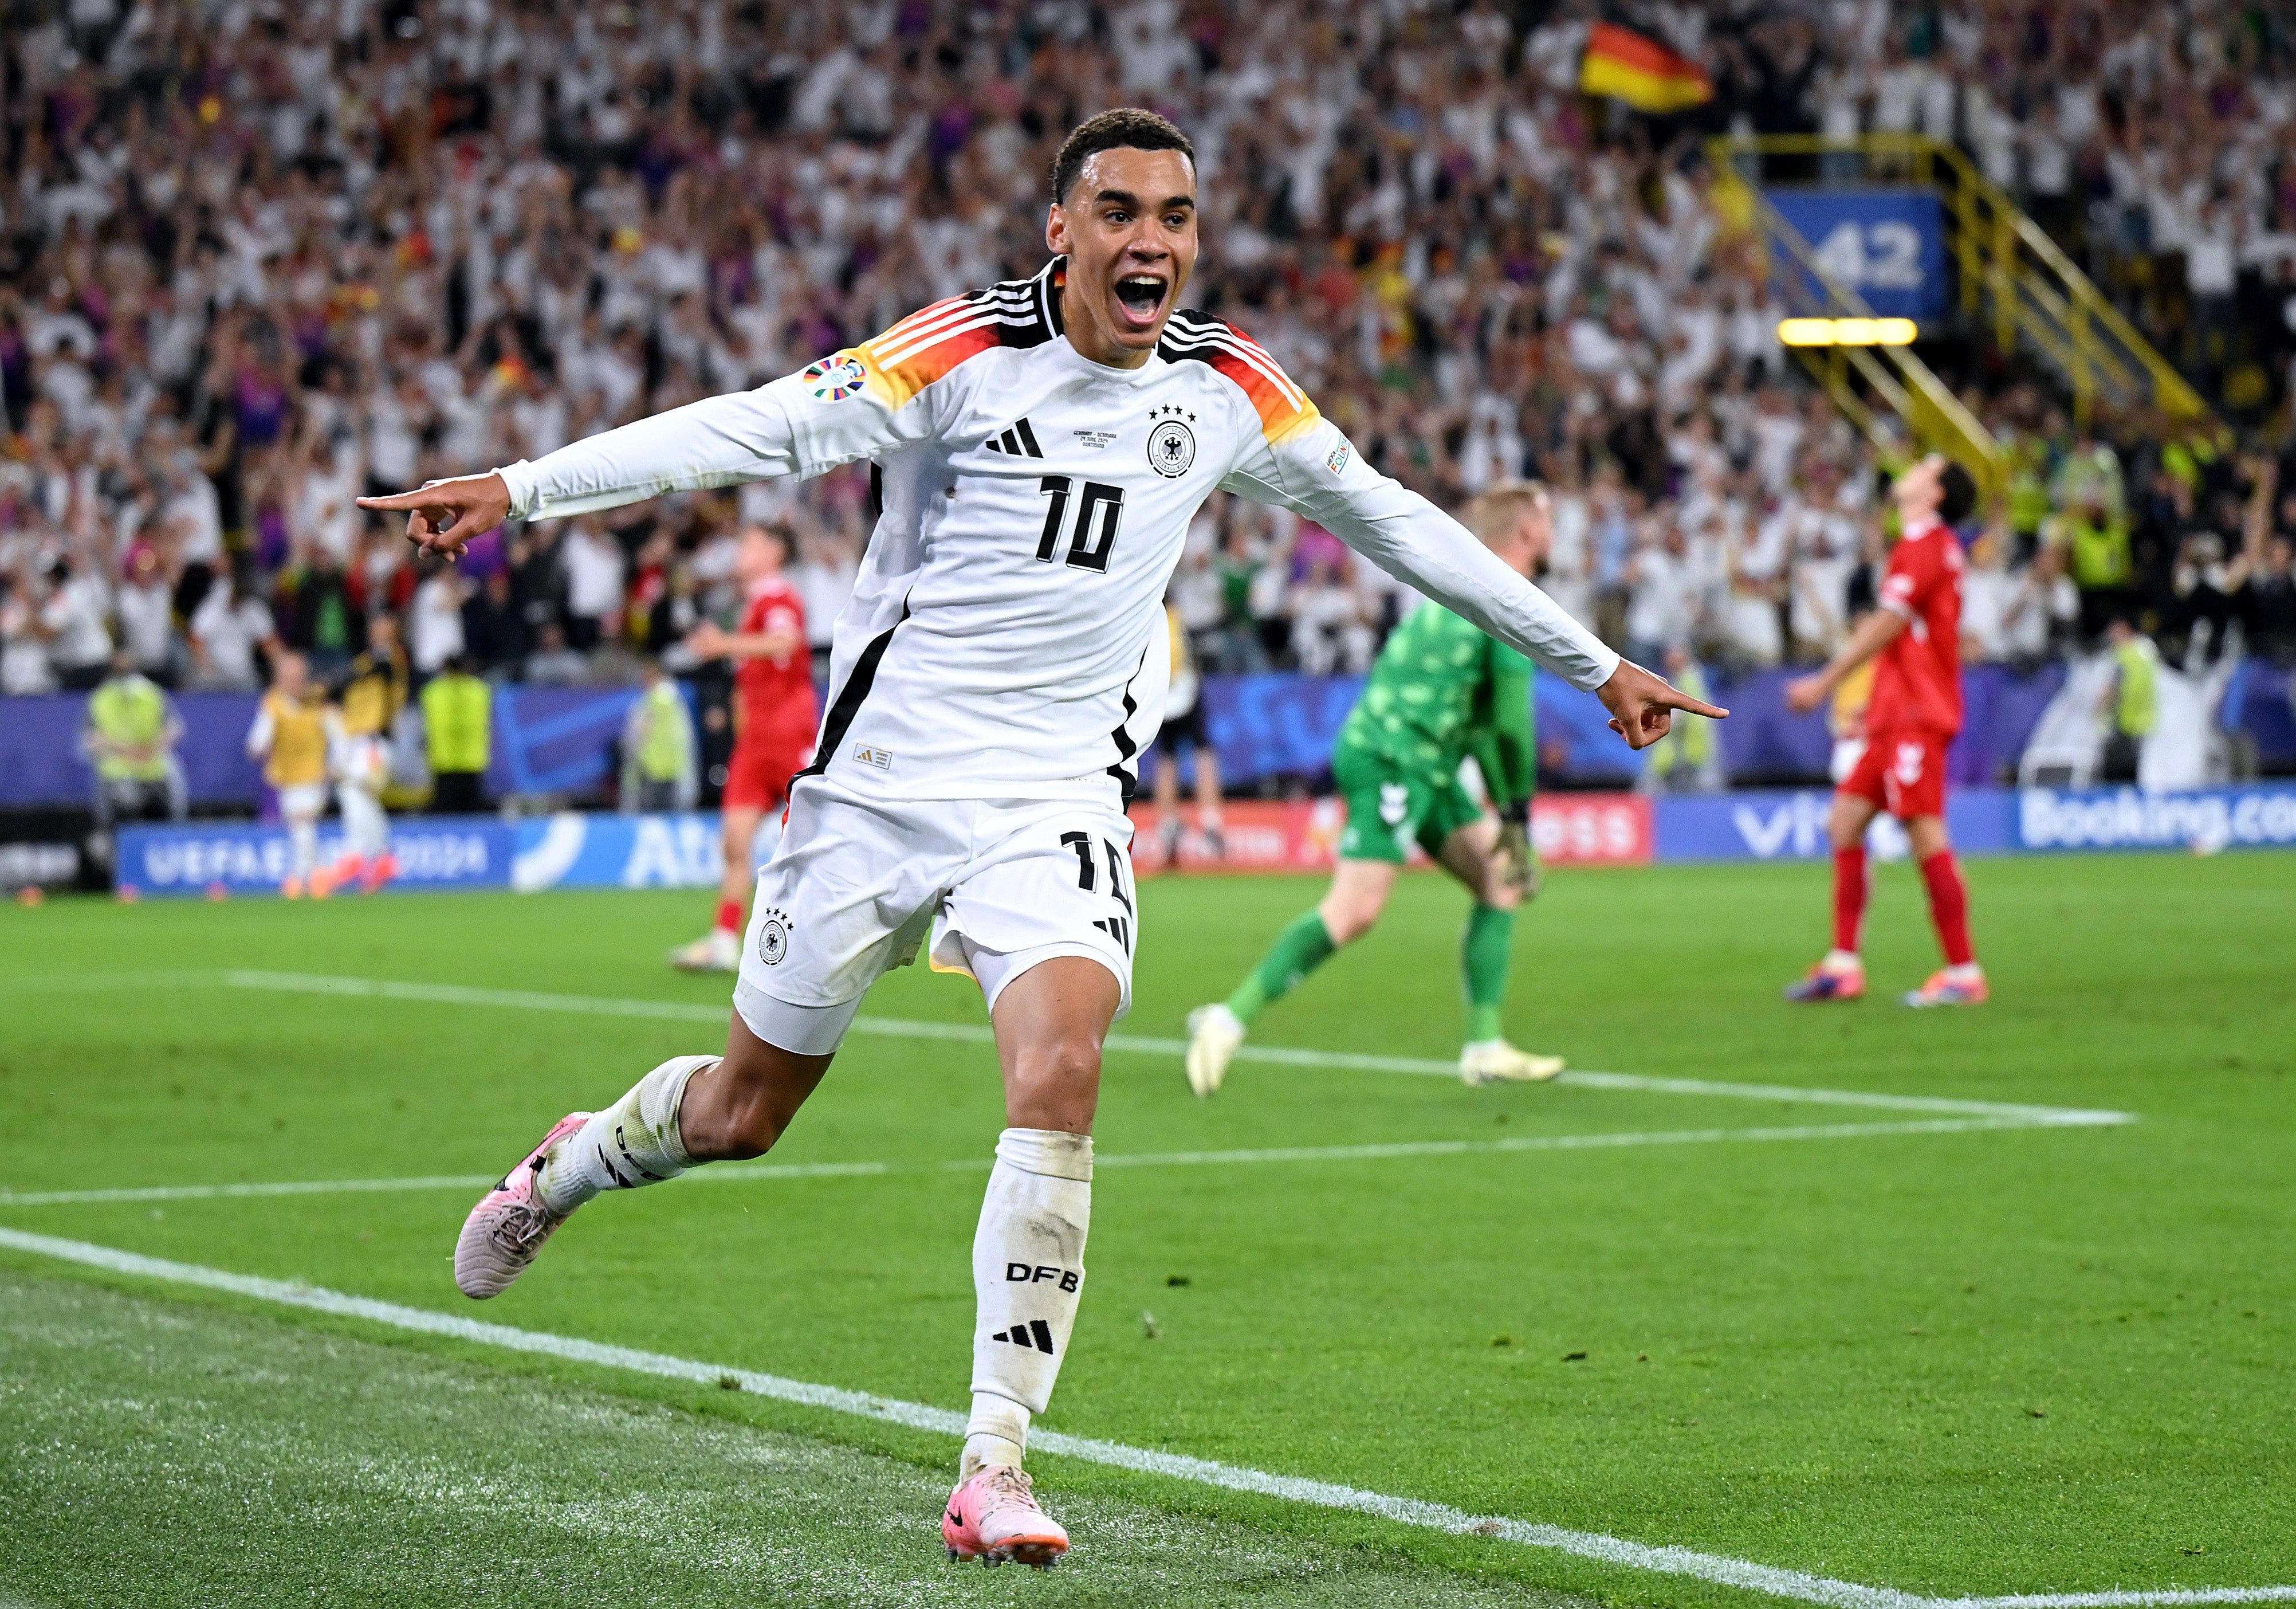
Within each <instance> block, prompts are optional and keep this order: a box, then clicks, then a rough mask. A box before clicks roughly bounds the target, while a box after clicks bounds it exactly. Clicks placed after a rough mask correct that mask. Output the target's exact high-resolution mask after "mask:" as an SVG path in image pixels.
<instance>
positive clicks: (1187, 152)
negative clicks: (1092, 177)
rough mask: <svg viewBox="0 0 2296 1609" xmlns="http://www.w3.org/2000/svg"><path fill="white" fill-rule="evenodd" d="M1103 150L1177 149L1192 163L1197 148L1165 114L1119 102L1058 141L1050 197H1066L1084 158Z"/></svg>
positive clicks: (1059, 198) (1191, 165)
mask: <svg viewBox="0 0 2296 1609" xmlns="http://www.w3.org/2000/svg"><path fill="white" fill-rule="evenodd" d="M1103 151H1177V152H1179V153H1180V154H1181V155H1182V156H1184V157H1185V158H1187V159H1188V165H1189V166H1190V167H1192V168H1193V166H1195V161H1196V148H1195V145H1194V144H1193V143H1192V142H1191V141H1190V140H1189V138H1188V136H1187V135H1184V134H1182V133H1181V132H1180V130H1179V128H1178V127H1177V125H1175V124H1174V123H1173V122H1172V121H1171V120H1170V119H1168V118H1160V117H1158V116H1157V115H1156V114H1155V113H1154V112H1152V111H1146V110H1144V109H1143V108H1141V107H1138V106H1119V107H1117V108H1116V109H1115V110H1114V111H1103V112H1102V113H1101V114H1100V115H1099V116H1098V117H1094V118H1087V119H1085V120H1084V121H1083V122H1081V123H1079V124H1078V125H1077V126H1076V127H1074V128H1073V129H1071V130H1070V132H1069V137H1068V138H1067V139H1065V140H1062V142H1061V153H1060V155H1058V156H1056V157H1054V159H1053V200H1054V201H1067V200H1068V198H1069V192H1070V190H1072V189H1073V188H1075V186H1076V182H1077V175H1078V174H1079V173H1082V172H1083V171H1084V163H1085V159H1086V158H1087V157H1089V156H1094V155H1096V154H1097V153H1099V152H1103Z"/></svg>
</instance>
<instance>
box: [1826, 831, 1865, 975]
mask: <svg viewBox="0 0 2296 1609" xmlns="http://www.w3.org/2000/svg"><path fill="white" fill-rule="evenodd" d="M1865 922H1866V846H1865V845H1864V844H1862V843H1861V844H1857V845H1854V846H1853V847H1851V848H1849V849H1846V850H1834V851H1833V948H1836V949H1839V950H1847V951H1849V953H1850V954H1851V955H1853V956H1854V955H1856V954H1857V930H1858V929H1859V928H1860V927H1861V926H1863V925H1864V924H1865Z"/></svg>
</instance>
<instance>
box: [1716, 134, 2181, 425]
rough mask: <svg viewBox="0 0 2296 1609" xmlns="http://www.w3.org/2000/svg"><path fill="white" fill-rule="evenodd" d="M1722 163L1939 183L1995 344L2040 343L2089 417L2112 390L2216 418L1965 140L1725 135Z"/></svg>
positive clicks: (1953, 243)
mask: <svg viewBox="0 0 2296 1609" xmlns="http://www.w3.org/2000/svg"><path fill="white" fill-rule="evenodd" d="M1709 150H1710V152H1711V153H1712V155H1713V158H1714V161H1715V166H1716V168H1717V170H1718V171H1719V172H1724V173H1726V178H1727V179H1728V180H1730V181H1734V182H1736V183H1739V184H1745V183H1746V182H1747V181H1748V179H1749V175H1747V174H1746V173H1745V172H1744V171H1743V166H1742V163H1741V162H1740V160H1738V159H1742V158H1743V159H1750V160H1751V161H1750V162H1749V163H1748V164H1746V165H1751V164H1752V163H1753V162H1758V161H1759V159H1762V158H1766V157H1772V156H1788V157H1791V156H1802V157H1812V158H1819V159H1826V158H1833V159H1840V158H1843V157H1849V158H1853V159H1855V160H1856V162H1857V168H1858V171H1859V173H1860V174H1861V176H1864V177H1866V178H1868V179H1871V180H1873V181H1875V182H1880V183H1899V184H1902V183H1905V182H1907V180H1908V179H1910V180H1911V181H1912V182H1913V183H1915V184H1917V185H1922V186H1923V187H1924V188H1927V189H1931V190H1935V191H1937V192H1938V193H1939V197H1940V199H1941V200H1942V201H1944V203H1945V214H1946V218H1947V220H1948V232H1949V239H1948V242H1947V245H1948V250H1950V251H1951V252H1952V254H1953V257H1954V259H1955V265H1956V269H1957V270H1958V273H1957V275H1956V277H1957V278H1958V279H1959V282H1960V288H1959V294H1960V301H1961V309H1962V312H1963V313H1964V316H1968V317H1971V318H1973V319H1982V320H1985V321H1988V322H1989V323H1990V324H1991V326H1992V329H1991V334H1992V337H1993V342H1994V344H1995V346H1997V348H1999V349H2001V350H2002V351H2004V352H2014V351H2016V350H2017V349H2018V348H2019V347H2020V346H2021V345H2023V346H2030V348H2031V349H2033V350H2034V351H2036V352H2038V354H2040V356H2041V357H2044V358H2046V360H2047V361H2048V363H2049V364H2050V365H2052V366H2054V368H2055V369H2056V370H2057V372H2058V373H2059V374H2062V375H2063V376H2064V378H2065V382H2066V383H2067V385H2068V386H2069V387H2070V388H2071V391H2072V399H2073V413H2074V416H2075V417H2076V418H2077V419H2078V420H2079V421H2080V423H2083V424H2084V425H2085V424H2087V422H2088V419H2089V416H2090V415H2091V413H2092V412H2093V411H2094V410H2095V406H2096V404H2097V403H2098V402H2099V401H2100V400H2102V401H2106V402H2110V403H2112V404H2115V405H2117V406H2122V407H2128V406H2152V407H2155V408H2158V409H2160V410H2161V412H2162V413H2163V414H2165V415H2168V416H2169V418H2170V419H2172V420H2176V421H2179V422H2184V423H2191V422H2197V421H2202V420H2206V419H2207V418H2208V417H2209V416H2210V410H2209V406H2208V404H2207V403H2206V402H2205V401H2203V400H2202V397H2201V395H2200V393H2199V392H2198V391H2196V390H2194V389H2193V387H2192V385H2191V384H2190V383H2189V382H2187V381H2186V380H2185V377H2184V376H2183V375H2182V374H2178V373H2177V367H2176V365H2174V364H2172V363H2170V362H2169V360H2168V359H2167V358H2166V357H2162V356H2161V353H2160V351H2159V349H2156V348H2155V347H2154V346H2153V343H2152V342H2151V341H2147V340H2145V338H2144V336H2143V335H2142V334H2141V333H2139V332H2138V331H2137V329H2136V326H2135V325H2134V324H2130V323H2129V322H2128V319H2127V318H2126V317H2125V316H2122V314H2121V311H2120V308H2116V307H2115V306H2113V304H2112V301H2111V300H2109V299H2108V298H2107V297H2106V296H2105V295H2104V293H2103V291H2099V290H2098V289H2097V288H2096V286H2095V283H2093V282H2091V280H2090V279H2089V277H2088V275H2086V274H2084V273H2082V272H2081V270H2080V268H2079V266H2078V265H2076V264H2075V263H2074V262H2073V260H2072V259H2071V258H2069V257H2067V256H2066V255H2065V253H2064V250H2063V249H2062V247H2060V246H2059V245H2058V244H2057V242H2054V241H2053V240H2051V239H2050V238H2049V236H2048V234H2046V232H2045V231H2044V230H2043V229H2042V228H2041V226H2039V225H2038V224H2036V223H2035V222H2034V221H2033V220H2032V219H2031V218H2028V217H2027V216H2026V215H2025V213H2024V211H2023V210H2022V209H2020V208H2019V207H2018V206H2017V204H2016V203H2015V202H2014V201H2012V200H2011V199H2010V198H2009V196H2008V195H2007V194H2006V193H2004V192H2003V191H2002V189H2001V187H2000V186H1999V185H1996V184H1995V183H1993V181H1992V180H1990V179H1989V178H1987V177H1986V176H1985V175H1984V174H1983V173H1981V172H1980V171H1979V170H1978V168H1977V165H1976V164H1975V163H1974V162H1972V160H1970V159H1969V156H1968V154H1967V153H1966V152H1963V151H1962V150H1961V149H1960V148H1959V147H1958V146H1956V145H1952V144H1948V143H1947V142H1945V141H1942V140H1933V139H1930V138H1928V137H1927V136H1925V135H1909V134H1908V135H1890V134H1873V135H1861V136H1860V137H1858V138H1857V139H1854V140H1830V139H1826V138H1825V137H1824V136H1822V135H1751V136H1743V137H1726V138H1722V139H1718V140H1715V141H1713V142H1711V143H1710V146H1709Z"/></svg>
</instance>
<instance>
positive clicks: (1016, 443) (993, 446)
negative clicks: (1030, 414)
mask: <svg viewBox="0 0 2296 1609" xmlns="http://www.w3.org/2000/svg"><path fill="white" fill-rule="evenodd" d="M980 445H981V446H983V447H987V448H988V450H989V451H990V452H992V453H1009V454H1011V455H1012V456H1013V457H1015V458H1041V457H1043V456H1045V449H1044V448H1042V447H1038V446H1037V432H1036V431H1032V430H1030V429H1029V421H1028V419H1027V418H1026V416H1023V417H1021V418H1019V419H1016V420H1014V421H1013V423H1011V424H1008V425H1006V426H1005V433H1004V434H1002V435H1000V436H991V437H990V438H988V440H986V441H984V442H982V443H981V444H980Z"/></svg>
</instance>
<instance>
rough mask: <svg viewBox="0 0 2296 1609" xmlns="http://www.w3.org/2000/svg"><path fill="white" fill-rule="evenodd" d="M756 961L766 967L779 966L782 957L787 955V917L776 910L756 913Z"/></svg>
mask: <svg viewBox="0 0 2296 1609" xmlns="http://www.w3.org/2000/svg"><path fill="white" fill-rule="evenodd" d="M789 943H790V939H789V917H788V915H786V914H785V913H783V912H782V911H778V910H774V909H770V908H769V909H767V910H763V911H760V912H758V960H760V961H762V962H764V963H765V964H766V965H767V966H779V965H781V964H782V957H783V956H786V955H788V954H789Z"/></svg>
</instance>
